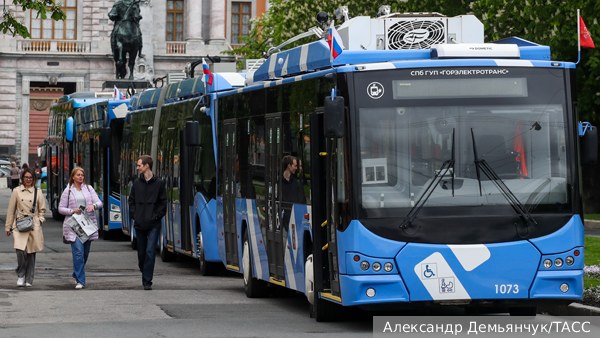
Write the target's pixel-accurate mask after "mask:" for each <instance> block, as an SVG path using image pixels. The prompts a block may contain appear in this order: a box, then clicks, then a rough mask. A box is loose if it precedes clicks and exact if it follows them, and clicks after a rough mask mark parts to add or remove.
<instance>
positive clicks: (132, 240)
mask: <svg viewBox="0 0 600 338" xmlns="http://www.w3.org/2000/svg"><path fill="white" fill-rule="evenodd" d="M129 243H130V244H131V249H133V250H137V238H135V236H133V227H130V228H129Z"/></svg>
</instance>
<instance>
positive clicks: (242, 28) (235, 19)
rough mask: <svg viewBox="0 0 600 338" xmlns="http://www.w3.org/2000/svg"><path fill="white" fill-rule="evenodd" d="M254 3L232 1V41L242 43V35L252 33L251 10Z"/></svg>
mask: <svg viewBox="0 0 600 338" xmlns="http://www.w3.org/2000/svg"><path fill="white" fill-rule="evenodd" d="M251 11H252V3H250V2H232V3H231V43H232V44H236V45H238V44H241V43H242V40H240V37H241V36H248V35H249V34H250V14H251V13H250V12H251Z"/></svg>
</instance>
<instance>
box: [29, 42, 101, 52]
mask: <svg viewBox="0 0 600 338" xmlns="http://www.w3.org/2000/svg"><path fill="white" fill-rule="evenodd" d="M17 51H19V52H47V53H90V52H91V51H92V43H91V41H76V40H29V39H28V40H17Z"/></svg>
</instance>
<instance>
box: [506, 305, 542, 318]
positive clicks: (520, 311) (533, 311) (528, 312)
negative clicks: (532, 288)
mask: <svg viewBox="0 0 600 338" xmlns="http://www.w3.org/2000/svg"><path fill="white" fill-rule="evenodd" d="M508 313H509V314H510V315H511V316H527V317H535V316H536V315H537V307H535V306H529V307H511V308H509V309H508Z"/></svg>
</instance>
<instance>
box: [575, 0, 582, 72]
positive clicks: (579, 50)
mask: <svg viewBox="0 0 600 338" xmlns="http://www.w3.org/2000/svg"><path fill="white" fill-rule="evenodd" d="M580 60H581V16H580V15H579V9H577V62H576V63H575V64H576V65H577V64H579V61H580Z"/></svg>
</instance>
